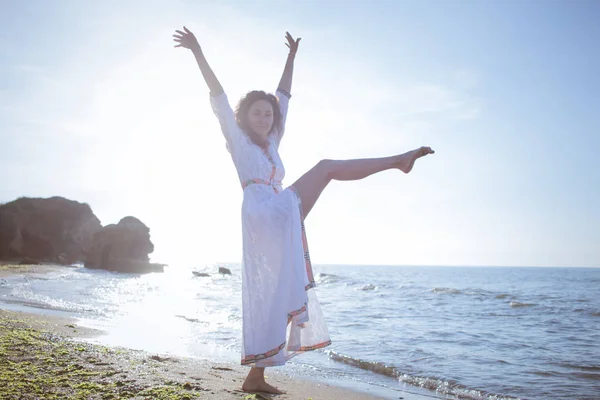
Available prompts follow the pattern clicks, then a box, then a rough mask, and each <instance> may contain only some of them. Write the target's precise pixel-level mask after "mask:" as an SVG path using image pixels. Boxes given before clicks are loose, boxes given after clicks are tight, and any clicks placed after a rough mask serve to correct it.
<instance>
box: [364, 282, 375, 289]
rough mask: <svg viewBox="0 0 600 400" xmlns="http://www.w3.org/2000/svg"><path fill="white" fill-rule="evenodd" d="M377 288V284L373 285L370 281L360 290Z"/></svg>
mask: <svg viewBox="0 0 600 400" xmlns="http://www.w3.org/2000/svg"><path fill="white" fill-rule="evenodd" d="M375 289H377V286H375V285H373V284H372V283H369V284H368V285H365V286H363V287H362V288H361V289H360V290H375Z"/></svg>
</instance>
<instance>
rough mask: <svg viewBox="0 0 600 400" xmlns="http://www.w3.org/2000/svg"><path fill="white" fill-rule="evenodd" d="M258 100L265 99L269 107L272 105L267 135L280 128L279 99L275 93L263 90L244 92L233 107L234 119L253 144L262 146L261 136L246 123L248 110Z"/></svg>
mask: <svg viewBox="0 0 600 400" xmlns="http://www.w3.org/2000/svg"><path fill="white" fill-rule="evenodd" d="M259 100H266V101H267V102H268V103H269V104H271V107H273V126H271V130H270V131H269V135H271V134H272V133H273V132H276V131H279V130H281V110H279V100H277V97H275V95H272V94H270V93H266V92H265V91H263V90H253V91H251V92H248V93H246V95H245V96H244V97H242V98H241V99H240V101H239V103H238V105H237V107H236V108H235V120H236V122H237V124H238V125H239V127H240V128H242V130H243V131H244V132H246V134H247V135H248V137H249V138H250V140H252V142H254V144H256V145H258V146H263V145H264V144H265V143H263V141H262V140H261V138H260V137H259V136H258V135H257V134H256V133H255V132H254V131H253V130H252V128H250V125H249V124H248V111H249V110H250V107H251V106H252V104H254V103H255V102H257V101H259Z"/></svg>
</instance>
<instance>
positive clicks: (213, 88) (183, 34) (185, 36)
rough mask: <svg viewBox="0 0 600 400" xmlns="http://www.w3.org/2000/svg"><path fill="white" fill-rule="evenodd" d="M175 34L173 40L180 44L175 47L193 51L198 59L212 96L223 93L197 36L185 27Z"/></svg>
mask: <svg viewBox="0 0 600 400" xmlns="http://www.w3.org/2000/svg"><path fill="white" fill-rule="evenodd" d="M175 32H176V33H175V34H174V35H173V40H174V41H176V42H177V43H178V44H177V45H175V47H184V48H186V49H190V50H191V51H192V53H193V54H194V57H196V62H197V63H198V67H200V72H202V76H203V77H204V81H205V82H206V84H207V85H208V89H209V90H210V94H211V96H217V95H219V94H221V93H223V86H221V83H220V82H219V80H218V79H217V77H216V75H215V73H214V72H213V70H212V69H211V68H210V65H208V62H207V61H206V58H205V57H204V53H203V52H202V48H201V47H200V44H199V43H198V40H197V39H196V36H194V34H193V33H192V32H191V31H190V30H189V29H188V28H186V27H185V26H184V27H183V31H180V30H176V31H175Z"/></svg>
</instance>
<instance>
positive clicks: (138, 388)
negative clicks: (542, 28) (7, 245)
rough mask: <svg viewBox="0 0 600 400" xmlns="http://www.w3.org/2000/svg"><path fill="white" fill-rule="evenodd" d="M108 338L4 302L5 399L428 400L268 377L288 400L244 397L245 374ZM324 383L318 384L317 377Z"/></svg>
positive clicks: (3, 268)
mask: <svg viewBox="0 0 600 400" xmlns="http://www.w3.org/2000/svg"><path fill="white" fill-rule="evenodd" d="M55 268H62V267H59V266H52V265H24V266H21V265H14V264H6V263H5V264H3V265H0V278H6V277H9V276H11V275H14V274H29V273H44V272H45V271H51V270H53V269H55ZM102 334H103V332H102V331H98V330H93V329H89V328H83V327H80V326H77V321H76V320H75V319H71V318H65V317H57V316H54V315H46V314H44V310H40V312H39V313H37V312H36V313H29V312H22V311H9V310H6V309H3V308H2V305H1V303H0V382H2V384H0V399H64V398H69V399H121V398H130V399H169V400H178V399H182V400H183V399H223V400H225V399H245V400H249V399H278V400H279V399H281V400H307V399H312V400H335V399H344V400H351V399H355V400H363V399H383V398H388V399H389V398H394V399H404V400H425V399H431V398H432V397H434V396H421V395H417V394H412V393H408V392H406V393H405V392H397V395H394V397H388V396H386V397H378V396H376V395H374V394H369V393H363V392H358V391H352V390H348V389H345V388H342V387H337V386H333V385H331V384H328V383H324V382H319V381H318V380H310V379H308V378H305V377H295V376H290V375H288V374H286V372H285V369H283V368H282V369H280V370H275V369H269V370H267V376H268V382H269V383H270V384H272V385H274V386H276V387H278V388H280V389H282V390H285V391H286V393H285V394H283V395H277V396H274V395H268V394H260V393H256V394H248V393H244V392H243V391H242V390H241V385H242V383H243V379H244V377H245V375H246V373H247V371H248V370H247V368H245V367H242V366H240V365H235V364H222V363H217V362H211V361H209V360H203V359H196V358H194V359H191V358H180V357H172V356H170V355H165V354H152V353H148V352H144V351H139V350H132V349H126V348H120V347H118V348H117V347H114V348H113V347H106V346H103V345H100V344H97V343H95V340H94V338H98V337H100V336H101V335H102ZM317 379H318V378H317Z"/></svg>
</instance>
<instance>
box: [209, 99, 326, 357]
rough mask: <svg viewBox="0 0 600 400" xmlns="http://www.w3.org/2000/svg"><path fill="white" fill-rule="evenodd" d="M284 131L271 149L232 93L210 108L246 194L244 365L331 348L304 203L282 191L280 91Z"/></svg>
mask: <svg viewBox="0 0 600 400" xmlns="http://www.w3.org/2000/svg"><path fill="white" fill-rule="evenodd" d="M276 96H277V98H278V99H279V106H280V110H281V117H282V124H281V126H282V129H281V131H277V132H275V133H272V134H271V137H270V142H269V146H268V149H267V150H263V149H261V148H260V147H259V146H257V145H255V144H254V143H253V142H252V141H251V140H250V138H249V137H248V136H247V135H246V134H245V133H244V132H243V131H242V129H241V128H240V127H239V126H238V125H237V123H236V120H235V114H234V112H233V110H232V108H231V106H230V105H229V101H228V100H227V95H226V94H225V93H222V94H220V95H218V96H211V105H212V108H213V111H214V113H215V115H216V116H217V118H218V119H219V123H220V125H221V130H222V132H223V134H224V136H225V139H226V141H227V148H228V150H229V152H230V153H231V158H232V159H233V162H234V164H235V167H236V169H237V173H238V177H239V179H240V184H241V186H242V188H243V190H244V196H243V203H242V236H243V260H242V307H243V345H242V364H243V365H250V366H256V367H268V366H277V365H283V364H285V363H286V361H287V360H289V359H290V358H292V357H294V356H295V355H297V354H299V353H302V352H305V351H309V350H314V349H318V348H322V347H325V346H328V345H329V344H331V340H330V338H329V332H328V330H327V326H326V325H325V321H324V318H323V313H322V311H321V307H320V305H319V301H318V299H317V296H316V293H315V290H314V287H315V281H314V278H313V272H312V266H311V263H310V257H309V253H308V244H307V241H306V235H305V231H304V223H303V216H302V208H301V203H300V198H299V197H298V195H297V194H296V192H295V189H294V188H293V186H291V187H288V188H287V189H285V190H282V183H281V181H282V179H283V177H284V174H285V171H284V168H283V164H282V162H281V159H280V157H279V153H278V148H279V143H280V141H281V137H282V136H283V132H284V128H283V127H284V126H285V119H286V115H287V109H288V102H289V97H290V96H289V95H288V94H287V93H284V92H283V91H281V90H277V92H276Z"/></svg>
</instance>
